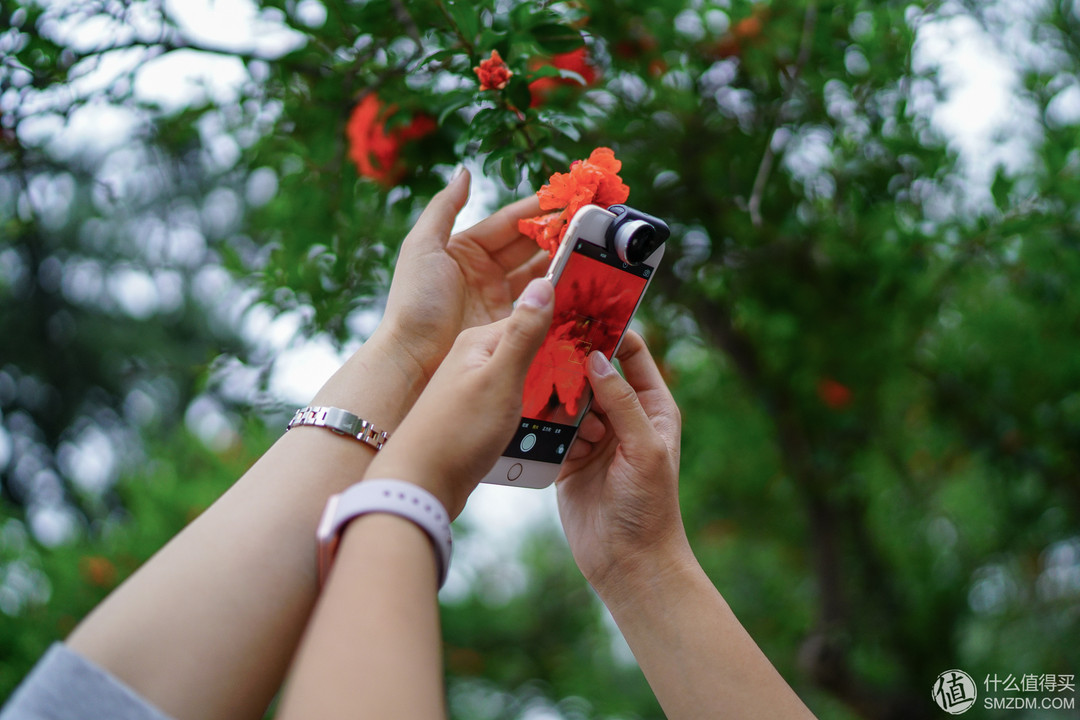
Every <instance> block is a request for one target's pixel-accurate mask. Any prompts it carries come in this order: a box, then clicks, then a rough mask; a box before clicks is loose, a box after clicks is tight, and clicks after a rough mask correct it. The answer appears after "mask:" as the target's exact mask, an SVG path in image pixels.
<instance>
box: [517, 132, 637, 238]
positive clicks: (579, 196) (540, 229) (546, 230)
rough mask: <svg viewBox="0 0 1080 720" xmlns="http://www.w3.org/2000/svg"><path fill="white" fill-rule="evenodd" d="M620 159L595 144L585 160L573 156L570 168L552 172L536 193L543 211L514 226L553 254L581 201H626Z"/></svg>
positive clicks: (608, 150)
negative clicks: (545, 212)
mask: <svg viewBox="0 0 1080 720" xmlns="http://www.w3.org/2000/svg"><path fill="white" fill-rule="evenodd" d="M620 169H622V162H620V161H619V160H616V159H615V153H614V151H612V149H611V148H606V147H599V148H596V149H595V150H593V151H592V153H591V154H590V155H589V158H588V159H587V160H575V161H574V162H573V163H572V164H571V165H570V172H568V173H555V174H554V175H552V176H551V179H549V180H548V184H547V185H544V186H543V187H542V188H540V190H539V192H537V193H536V195H537V197H538V198H540V209H541V210H555V211H558V212H550V213H548V214H547V215H541V216H539V217H534V218H529V219H526V220H520V221H519V222H518V230H520V231H521V234H522V235H526V236H528V237H531V238H532V239H533V240H535V241H536V244H537V245H539V246H540V247H542V248H543V249H544V250H547V252H548V255H551V256H554V255H555V251H556V250H558V249H559V243H560V242H562V239H563V236H564V235H565V234H566V223H567V222H568V221H569V220H570V218H572V217H573V216H574V213H576V212H577V211H578V210H580V209H581V208H582V207H584V206H585V205H589V204H595V205H605V206H606V205H617V204H618V203H623V202H626V198H627V197H629V196H630V188H629V187H627V186H626V184H625V183H624V182H623V181H622V178H620V177H619V170H620Z"/></svg>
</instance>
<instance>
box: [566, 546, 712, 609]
mask: <svg viewBox="0 0 1080 720" xmlns="http://www.w3.org/2000/svg"><path fill="white" fill-rule="evenodd" d="M680 540H681V542H680ZM703 573H704V571H703V570H702V569H701V565H700V564H699V563H698V561H697V558H696V557H695V556H694V553H693V550H691V549H690V544H689V542H688V541H687V540H686V538H685V536H682V537H681V538H672V539H671V540H670V541H669V542H667V543H663V544H656V545H652V546H650V547H649V548H648V549H647V550H644V551H641V552H637V553H624V554H622V555H621V557H620V559H619V560H618V561H617V562H614V563H612V564H610V565H609V566H608V567H607V568H605V569H604V571H603V572H599V573H595V574H594V575H593V576H592V577H590V578H588V580H589V584H590V585H592V587H593V589H594V590H596V593H597V595H599V596H600V599H601V600H602V601H603V603H604V605H606V606H607V608H608V609H609V610H610V611H611V613H612V615H613V616H614V617H616V619H617V618H618V617H619V615H620V614H623V613H629V614H632V613H634V612H637V611H640V610H641V609H642V608H641V606H642V604H643V603H644V604H648V603H650V602H652V601H654V600H660V599H662V598H663V597H665V596H666V594H667V593H670V592H672V591H673V590H674V591H675V592H679V588H683V587H685V586H686V584H687V583H688V582H690V581H692V580H693V579H694V578H695V577H697V576H698V575H700V574H703Z"/></svg>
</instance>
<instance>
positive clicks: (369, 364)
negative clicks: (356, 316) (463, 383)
mask: <svg viewBox="0 0 1080 720" xmlns="http://www.w3.org/2000/svg"><path fill="white" fill-rule="evenodd" d="M429 377H430V376H429V375H428V374H427V373H426V372H425V370H424V368H423V367H421V366H420V365H419V363H418V362H417V360H416V359H415V357H414V356H413V355H411V354H410V353H409V352H408V351H407V350H406V349H405V348H403V347H401V346H400V344H399V343H398V342H397V341H396V340H395V339H394V338H393V337H392V336H391V335H390V333H387V332H382V333H380V332H379V331H376V332H375V334H373V335H372V336H371V338H369V339H368V341H367V342H365V343H364V344H363V345H362V346H361V347H360V349H359V350H357V351H356V352H355V353H353V354H352V356H351V357H349V359H348V360H346V361H345V364H344V365H342V366H341V368H340V369H339V370H338V371H337V372H336V373H334V375H333V376H331V378H330V379H329V380H327V381H326V383H325V384H324V385H323V386H322V388H320V389H319V392H318V393H316V395H315V397H314V399H312V401H311V403H310V404H311V405H325V406H331V407H338V408H341V409H343V410H347V411H349V412H351V413H353V414H355V415H358V416H359V417H362V418H364V419H366V420H368V421H369V422H371V423H373V424H375V425H377V426H379V427H380V428H381V429H383V430H386V431H388V432H390V433H392V432H393V431H394V430H395V429H396V428H397V426H398V425H399V424H400V423H401V421H402V420H403V419H404V418H405V415H406V414H407V413H408V412H409V409H410V408H411V407H412V406H413V403H415V402H416V399H417V398H418V397H419V396H420V393H421V392H422V391H423V389H424V387H425V386H426V385H427V381H428V379H429Z"/></svg>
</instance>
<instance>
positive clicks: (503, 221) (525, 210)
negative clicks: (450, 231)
mask: <svg viewBox="0 0 1080 720" xmlns="http://www.w3.org/2000/svg"><path fill="white" fill-rule="evenodd" d="M539 214H540V200H539V199H537V197H536V195H529V196H528V197H526V198H522V199H521V200H518V201H517V202H513V203H510V204H509V205H507V206H506V207H504V208H502V209H500V210H496V211H495V212H494V213H492V214H491V215H490V216H489V217H487V218H485V219H483V220H481V221H480V222H478V223H476V224H475V225H473V226H472V227H471V228H469V229H468V230H465V231H464V232H461V233H458V235H455V236H454V237H458V236H461V237H462V239H467V240H470V241H472V242H475V243H476V244H477V245H479V246H481V247H482V248H484V249H485V250H487V251H488V252H489V253H496V252H498V251H499V250H502V249H503V248H504V247H506V246H507V245H508V244H510V243H512V242H513V241H515V240H517V239H518V238H519V237H521V231H520V230H518V220H521V219H524V218H530V217H536V216H537V215H539Z"/></svg>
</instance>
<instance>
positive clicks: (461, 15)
mask: <svg viewBox="0 0 1080 720" xmlns="http://www.w3.org/2000/svg"><path fill="white" fill-rule="evenodd" d="M446 6H447V9H448V10H449V12H450V17H452V18H453V19H454V24H455V25H456V26H457V28H458V30H459V31H460V32H461V34H462V35H463V36H464V37H465V39H466V40H467V41H468V42H469V43H470V44H471V43H473V42H474V41H475V40H476V35H477V33H479V32H480V10H479V8H477V7H476V6H475V5H473V4H472V3H468V2H455V3H450V2H448V3H447V4H446Z"/></svg>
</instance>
